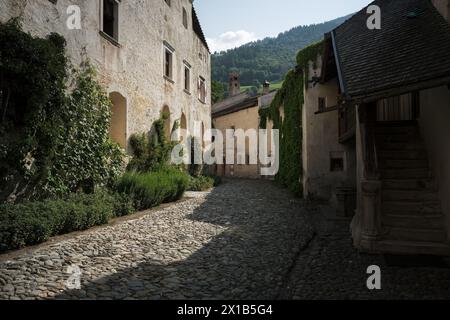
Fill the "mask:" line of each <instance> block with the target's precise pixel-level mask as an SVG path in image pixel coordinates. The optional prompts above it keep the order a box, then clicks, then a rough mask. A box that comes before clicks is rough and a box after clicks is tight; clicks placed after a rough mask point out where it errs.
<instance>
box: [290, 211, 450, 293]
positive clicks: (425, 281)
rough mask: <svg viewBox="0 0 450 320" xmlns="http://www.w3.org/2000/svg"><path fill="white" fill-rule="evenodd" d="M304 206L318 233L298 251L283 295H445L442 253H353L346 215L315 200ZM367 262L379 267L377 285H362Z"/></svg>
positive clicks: (448, 280)
mask: <svg viewBox="0 0 450 320" xmlns="http://www.w3.org/2000/svg"><path fill="white" fill-rule="evenodd" d="M308 212H309V213H310V214H311V215H313V216H314V219H313V222H314V225H315V229H316V230H317V231H318V235H317V236H316V238H315V239H314V241H313V242H312V243H311V244H310V246H309V248H308V249H307V250H305V251H304V252H302V254H301V255H300V256H299V259H298V261H297V263H296V266H295V267H294V268H293V271H292V273H291V275H290V280H289V284H288V286H287V288H286V289H285V291H284V292H283V294H282V296H281V297H282V298H283V299H317V300H319V299H332V300H336V299H337V300H341V299H364V300H370V299H382V300H398V299H400V300H404V299H405V300H406V299H408V300H411V299H413V300H417V299H446V300H447V299H450V268H449V267H448V265H447V264H445V263H444V260H442V258H440V257H404V256H403V257H402V256H388V257H385V256H382V255H368V254H361V253H358V252H357V250H355V249H354V247H353V245H352V240H351V237H350V235H349V225H350V220H346V219H338V218H336V217H335V215H334V212H330V211H329V210H327V209H326V206H319V205H317V204H316V205H314V206H311V207H310V208H309V209H308ZM371 265H377V266H379V267H380V268H381V285H382V289H381V290H375V291H370V290H368V289H367V285H366V283H367V278H368V277H369V275H368V274H367V268H368V267H369V266H371Z"/></svg>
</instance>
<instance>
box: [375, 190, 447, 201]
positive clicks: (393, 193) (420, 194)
mask: <svg viewBox="0 0 450 320" xmlns="http://www.w3.org/2000/svg"><path fill="white" fill-rule="evenodd" d="M382 200H383V201H403V200H405V201H416V202H417V201H439V196H438V195H437V193H436V192H433V191H425V190H383V191H382Z"/></svg>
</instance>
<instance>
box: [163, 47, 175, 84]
mask: <svg viewBox="0 0 450 320" xmlns="http://www.w3.org/2000/svg"><path fill="white" fill-rule="evenodd" d="M164 76H165V77H167V78H168V79H170V80H172V79H173V49H172V48H169V47H168V46H165V47H164Z"/></svg>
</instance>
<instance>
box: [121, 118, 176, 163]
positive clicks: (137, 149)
mask: <svg viewBox="0 0 450 320" xmlns="http://www.w3.org/2000/svg"><path fill="white" fill-rule="evenodd" d="M169 117H170V114H166V113H164V112H162V113H161V116H160V118H159V119H157V120H156V121H155V122H153V125H152V128H151V130H150V131H149V132H148V133H142V134H133V135H132V136H131V137H130V147H131V150H132V151H133V158H132V159H131V161H130V163H129V164H128V167H127V170H128V171H137V172H154V171H158V170H159V169H161V168H163V167H165V166H167V165H168V164H169V162H170V155H171V151H172V149H173V147H174V146H175V145H176V142H175V141H171V140H170V137H167V136H166V133H165V127H164V124H165V122H166V120H167V119H168V118H169ZM178 128H179V122H178V121H176V122H175V124H174V126H173V129H172V133H173V132H174V131H176V130H177V129H178Z"/></svg>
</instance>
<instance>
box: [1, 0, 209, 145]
mask: <svg viewBox="0 0 450 320" xmlns="http://www.w3.org/2000/svg"><path fill="white" fill-rule="evenodd" d="M69 5H78V6H79V7H80V8H81V15H82V29H81V30H69V29H68V28H67V26H66V20H67V18H68V15H67V13H66V10H67V8H68V6H69ZM183 7H185V8H186V10H187V12H188V21H189V23H188V29H185V28H184V26H183V23H182V10H183ZM0 8H1V10H0V21H2V22H5V21H7V20H8V19H10V18H11V17H16V16H19V15H20V16H22V19H23V26H24V29H25V30H26V31H29V32H30V33H32V34H34V35H38V36H45V35H48V34H49V33H50V32H57V33H59V34H61V35H63V36H64V37H65V38H66V40H67V53H68V55H69V56H70V58H71V60H72V63H73V64H74V65H75V66H78V65H79V64H80V62H81V61H82V60H83V59H84V58H89V59H90V60H91V62H92V63H93V64H94V65H95V66H96V68H97V69H98V77H99V80H100V82H101V83H102V84H103V86H104V87H105V90H107V91H108V93H112V92H118V93H120V94H121V95H122V96H123V97H124V98H125V99H126V102H127V111H126V114H127V117H126V118H127V123H126V137H127V139H128V138H129V137H130V135H131V134H133V133H137V132H146V131H148V130H149V129H150V128H151V126H152V123H153V121H154V120H155V119H157V118H158V117H159V115H160V112H161V110H162V108H163V107H164V106H165V105H167V106H168V107H169V109H170V111H171V125H172V126H173V123H174V122H175V121H176V120H179V119H180V118H181V115H182V113H184V114H185V115H186V118H187V123H188V129H189V130H191V131H192V130H193V124H194V121H202V122H203V123H204V126H205V128H206V129H208V128H210V127H211V104H210V100H211V95H210V93H211V89H210V88H211V86H210V84H211V69H210V54H209V53H208V51H207V49H206V47H205V46H204V45H203V44H202V42H201V41H200V39H199V37H198V36H197V35H196V34H195V33H194V31H193V29H192V18H191V9H192V3H191V1H190V0H177V1H172V5H171V7H169V6H168V5H167V4H166V3H165V1H161V0H146V1H122V2H121V3H120V9H119V41H118V42H119V44H120V47H118V46H115V45H114V44H112V43H111V42H110V41H108V40H106V39H105V38H104V37H103V36H101V35H100V33H99V31H100V25H101V22H100V8H101V0H90V1H85V0H58V2H57V4H56V5H55V4H53V3H51V2H50V1H48V0H33V1H25V0H13V1H11V0H0ZM164 41H167V42H168V43H169V44H170V45H171V46H172V47H173V48H174V49H175V53H174V62H173V66H174V71H173V80H174V83H172V82H170V81H167V80H165V79H164V77H163V60H164V58H163V42H164ZM183 60H186V61H187V62H188V63H189V64H190V65H191V66H192V70H191V94H187V93H185V92H184V79H183V78H184V73H183V72H184V71H183V70H184V69H183V68H184V64H183ZM199 76H201V77H203V78H204V79H205V80H206V86H207V97H206V101H207V102H206V103H202V102H200V101H199V99H198V90H197V80H198V77H199Z"/></svg>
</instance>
